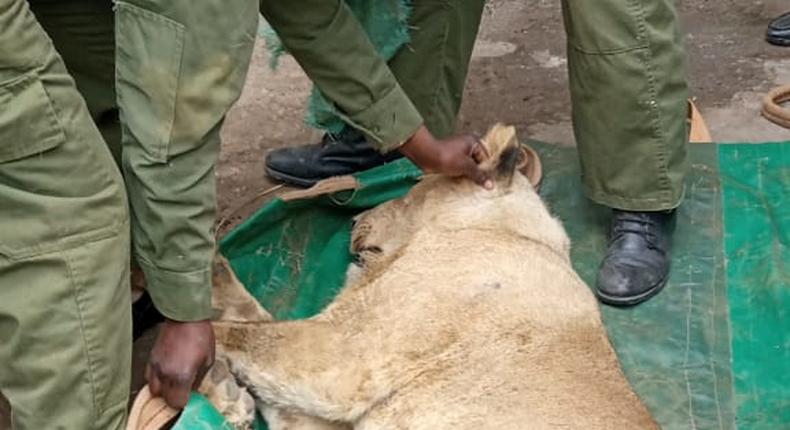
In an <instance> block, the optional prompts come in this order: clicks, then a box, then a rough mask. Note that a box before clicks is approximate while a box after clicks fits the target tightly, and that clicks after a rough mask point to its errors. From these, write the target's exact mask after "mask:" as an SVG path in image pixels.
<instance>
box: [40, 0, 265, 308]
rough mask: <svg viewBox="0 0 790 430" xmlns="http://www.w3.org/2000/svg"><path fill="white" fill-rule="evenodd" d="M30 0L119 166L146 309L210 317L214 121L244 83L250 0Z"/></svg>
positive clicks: (253, 8) (253, 20) (253, 7)
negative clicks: (196, 1) (150, 303)
mask: <svg viewBox="0 0 790 430" xmlns="http://www.w3.org/2000/svg"><path fill="white" fill-rule="evenodd" d="M30 5H31V8H32V10H33V11H34V13H35V15H36V17H37V18H38V20H39V22H40V23H41V25H42V26H43V27H44V29H45V30H46V32H47V34H48V35H49V36H50V37H51V38H52V39H53V43H54V44H55V47H56V49H57V50H58V52H59V53H60V54H61V56H62V57H63V61H64V62H65V64H66V67H67V68H68V69H69V71H70V72H71V74H72V75H73V77H74V79H75V81H76V84H77V88H78V89H79V90H80V93H81V94H82V95H83V97H84V98H85V100H86V102H87V105H88V109H89V111H90V113H91V116H92V117H93V119H94V121H95V122H96V124H97V125H98V126H99V128H100V131H101V132H102V136H103V137H104V138H105V139H106V141H107V145H108V146H109V147H110V149H111V150H112V152H113V154H114V156H115V158H116V160H117V161H118V162H119V163H120V164H121V165H122V167H123V170H124V177H125V181H126V187H127V189H128V194H129V200H130V202H131V206H132V212H133V218H132V229H133V235H132V237H133V247H134V250H135V254H136V259H137V262H138V263H139V265H140V266H141V267H142V268H143V269H144V270H145V273H146V278H147V284H148V289H149V291H150V292H151V295H152V297H153V300H154V302H155V304H156V306H157V308H158V309H159V310H160V311H161V312H162V313H164V314H165V315H167V316H168V317H170V318H172V319H176V320H198V319H204V318H207V317H209V316H210V313H211V309H210V303H209V302H210V285H211V284H210V273H211V261H212V256H213V251H214V237H213V232H212V227H213V223H214V218H215V213H214V212H215V198H214V196H215V192H216V191H215V189H216V186H215V179H214V163H215V162H216V159H217V152H218V150H219V129H220V126H221V123H222V121H223V118H224V114H225V112H226V111H227V110H228V109H229V107H230V105H231V104H232V102H233V101H235V100H236V98H237V97H238V95H239V94H240V92H241V88H242V85H243V83H244V78H245V74H246V70H247V66H248V64H249V59H250V56H251V52H252V46H253V42H254V37H255V31H256V28H257V3H256V2H255V1H254V0H242V1H234V2H232V3H230V6H228V3H226V2H223V1H221V0H215V1H209V2H201V7H199V8H196V7H194V5H193V4H192V2H188V1H182V2H160V1H152V0H132V1H121V2H118V3H117V7H116V12H113V2H112V1H110V0H72V1H68V2H64V1H61V0H30ZM207 17H210V18H207ZM206 19H210V20H211V22H212V25H211V26H206V25H204V22H205V20H206ZM150 38H153V39H155V40H156V43H153V44H151V43H147V41H148V40H150ZM116 46H117V49H116ZM116 65H117V68H116ZM116 69H117V79H118V88H117V90H118V91H117V94H116V87H115V79H116ZM116 97H117V98H118V103H117V102H116ZM176 100H178V103H176ZM119 105H120V108H121V114H122V116H123V122H124V127H123V130H122V128H121V123H120V122H119V113H118V107H119ZM122 133H123V143H122V142H121V141H122Z"/></svg>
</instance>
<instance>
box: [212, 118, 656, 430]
mask: <svg viewBox="0 0 790 430" xmlns="http://www.w3.org/2000/svg"><path fill="white" fill-rule="evenodd" d="M482 143H483V144H484V145H485V148H486V150H487V152H488V153H489V159H488V160H486V161H485V162H483V163H482V164H481V168H483V169H486V170H488V171H490V172H491V174H492V175H493V177H494V179H495V187H494V189H493V190H486V189H484V188H482V187H480V186H478V185H476V184H474V183H472V181H469V180H466V179H459V178H449V177H444V176H438V175H428V176H426V177H425V178H424V179H423V180H422V181H421V182H419V183H418V184H417V185H415V186H414V187H413V188H412V190H411V191H410V192H409V193H408V194H407V195H406V196H405V197H403V198H400V199H397V200H393V201H390V202H387V203H385V204H382V205H380V206H378V207H376V208H374V209H372V210H370V211H367V212H365V213H363V214H361V215H360V216H358V217H357V218H356V220H355V224H354V227H353V231H352V240H351V250H352V252H353V253H354V254H355V255H356V261H355V262H354V263H353V264H352V265H351V267H350V268H349V270H348V277H347V282H346V285H345V287H344V288H343V289H342V291H341V292H340V293H339V295H338V296H337V298H336V299H335V300H334V302H332V303H331V304H330V305H329V306H328V307H327V308H326V309H325V310H324V311H322V312H321V313H320V314H319V315H317V316H315V317H313V318H310V319H307V320H301V321H272V320H271V317H270V316H268V314H267V313H266V312H265V310H263V308H261V307H260V306H258V305H257V303H254V304H250V302H254V300H253V299H252V298H250V297H249V296H245V295H246V292H245V291H244V290H243V287H241V286H240V284H238V281H237V280H235V278H233V279H230V278H232V273H227V272H224V273H220V274H219V275H218V276H225V277H226V278H228V277H230V278H229V279H230V281H229V282H230V284H232V285H235V286H231V287H230V288H225V289H221V288H218V289H216V291H215V297H217V298H216V299H215V300H216V302H217V303H218V307H219V308H223V309H225V310H224V311H223V312H224V313H223V315H220V317H219V321H217V322H215V324H214V329H215V332H216V336H217V342H218V351H219V356H220V358H219V360H218V364H217V365H216V366H215V369H214V370H212V372H211V373H212V374H211V375H210V376H209V377H208V378H207V381H208V382H207V383H205V384H204V388H203V391H204V392H206V393H207V395H208V396H209V398H210V399H211V400H212V401H213V402H214V403H215V405H217V406H218V407H219V408H220V410H221V411H222V412H223V413H225V414H226V415H227V416H233V417H234V418H232V419H231V421H232V422H233V423H234V424H236V425H238V426H240V427H244V426H249V425H250V423H251V422H252V414H253V410H252V409H253V406H252V405H253V404H254V405H256V406H257V407H258V409H259V410H260V411H261V412H262V413H263V414H264V416H265V417H266V418H267V421H268V423H269V426H270V428H271V429H272V430H286V429H288V430H319V429H320V430H343V429H348V430H350V429H353V430H383V429H388V430H391V429H404V430H405V429H409V430H437V429H453V430H473V429H474V430H479V429H496V430H522V429H527V428H529V429H536V430H538V429H586V430H596V429H600V430H604V429H606V430H610V429H658V428H659V427H658V425H657V423H656V421H655V420H654V418H653V417H652V416H651V414H650V412H649V411H648V409H647V407H646V406H645V405H644V404H643V402H642V401H641V400H640V398H639V397H638V396H637V394H636V393H635V392H634V390H633V389H632V387H631V386H630V384H629V383H628V381H627V379H626V377H625V375H624V374H623V371H622V369H621V368H620V365H619V362H618V359H617V355H616V354H615V351H614V349H613V347H612V345H611V343H610V342H609V339H608V337H607V334H606V330H605V328H604V325H603V323H602V320H601V314H600V311H599V308H598V303H597V301H596V299H595V298H594V296H593V294H592V293H591V291H590V289H589V288H588V286H587V285H586V284H585V283H584V282H583V281H582V280H581V279H580V278H579V276H578V275H577V274H576V273H575V271H574V270H573V267H572V266H571V260H570V240H569V239H568V236H567V234H566V233H565V230H564V229H563V227H562V225H561V223H560V222H559V221H558V220H557V219H555V218H554V217H553V216H552V215H551V214H550V213H549V211H548V209H547V208H546V206H545V205H544V203H543V202H542V201H541V199H540V197H539V196H538V194H537V193H536V192H535V190H534V188H533V187H532V186H531V185H530V183H529V181H527V179H526V178H525V177H524V175H522V174H521V173H520V172H519V171H518V169H517V166H518V164H519V159H520V157H521V155H520V154H521V150H520V146H519V143H518V141H517V138H516V133H515V129H514V128H513V127H507V126H503V125H496V126H494V127H493V128H492V129H491V130H490V131H489V132H488V134H487V135H486V137H485V138H484V139H483V140H482ZM227 283H228V282H226V284H227ZM240 308H243V310H242V311H238V310H237V309H240ZM234 309H236V310H234ZM236 384H238V386H236Z"/></svg>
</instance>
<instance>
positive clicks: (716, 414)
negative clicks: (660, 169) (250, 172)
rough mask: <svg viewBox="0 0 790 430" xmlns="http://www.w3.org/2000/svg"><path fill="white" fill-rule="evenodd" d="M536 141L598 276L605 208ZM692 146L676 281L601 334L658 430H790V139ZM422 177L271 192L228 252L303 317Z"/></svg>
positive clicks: (278, 304) (199, 409) (584, 257)
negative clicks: (380, 209)
mask: <svg viewBox="0 0 790 430" xmlns="http://www.w3.org/2000/svg"><path fill="white" fill-rule="evenodd" d="M531 144H532V145H533V146H534V147H535V148H536V149H537V150H538V152H539V153H540V155H541V158H542V160H543V163H544V171H545V175H546V176H545V178H544V182H543V186H542V189H541V194H542V195H543V196H544V199H545V200H546V201H547V202H548V204H549V206H550V207H551V210H552V211H553V212H554V213H555V214H557V215H558V216H559V217H560V218H561V219H562V220H563V222H564V224H565V227H566V229H567V230H568V233H569V235H570V236H571V239H572V241H573V255H572V257H573V262H574V265H575V267H576V269H577V271H578V272H579V273H580V275H581V276H582V277H583V278H584V279H586V280H587V281H588V283H591V282H592V281H593V280H594V278H595V273H596V269H597V266H598V263H599V260H600V258H601V256H602V255H603V252H604V247H605V243H606V232H607V223H608V211H607V210H605V209H604V208H601V207H597V206H594V205H593V204H591V203H590V202H588V201H587V200H585V199H584V198H583V196H582V195H581V191H580V190H581V186H580V182H579V167H578V162H577V159H576V153H575V150H574V149H572V148H561V147H558V146H553V145H547V144H541V143H537V142H532V143H531ZM691 155H692V157H691V158H692V169H691V173H690V175H689V177H688V184H687V189H686V200H685V202H684V204H683V206H682V207H681V209H680V210H679V213H678V227H677V232H676V234H675V251H674V254H673V270H672V277H671V279H670V282H669V285H668V286H667V288H666V290H665V291H664V292H662V293H661V294H660V295H658V296H657V297H656V298H655V299H653V300H651V301H649V302H647V303H645V304H643V305H640V306H638V307H636V308H632V309H625V310H623V309H614V308H609V307H603V314H604V319H605V322H606V326H607V329H608V330H609V334H610V337H611V339H612V341H613V343H614V345H615V348H616V350H617V352H618V355H619V357H620V359H621V362H622V365H623V368H624V369H625V372H626V374H627V376H628V378H629V380H630V381H631V382H632V384H633V385H634V387H635V388H636V390H637V392H638V393H639V394H640V396H642V398H643V399H644V400H645V402H646V403H647V404H648V406H649V407H650V409H651V411H652V412H653V414H654V415H655V416H656V418H657V419H658V421H659V422H660V423H661V425H662V427H663V428H665V429H700V430H702V429H735V428H740V429H755V430H758V429H765V430H775V429H785V428H787V429H790V272H788V267H790V250H788V246H790V142H788V143H773V144H730V145H693V146H692V148H691ZM418 176H419V172H418V171H417V169H416V168H414V166H413V165H411V164H410V163H408V162H406V161H400V162H397V163H393V164H390V165H387V166H384V167H381V168H378V169H374V170H372V171H368V172H364V173H362V174H360V175H358V180H359V182H360V184H361V187H360V188H359V189H357V190H355V191H353V192H350V191H349V192H340V193H337V194H334V195H331V196H323V197H318V198H313V199H310V200H301V201H289V202H285V201H282V200H274V201H273V202H271V203H270V204H268V205H267V206H266V207H264V208H263V209H261V210H259V211H258V212H257V213H256V214H254V215H253V216H252V217H251V218H249V219H248V220H247V221H246V222H244V223H243V224H242V225H240V226H239V227H237V228H236V229H235V230H234V231H232V232H231V233H230V234H228V235H227V237H225V239H224V240H223V241H222V243H221V250H222V253H223V254H224V255H225V256H226V257H227V258H228V259H229V260H230V262H231V265H232V266H233V268H234V270H235V271H236V272H237V274H238V276H239V279H240V280H241V281H242V282H243V283H244V284H245V285H246V286H247V288H248V289H249V290H250V291H251V292H252V294H253V295H254V296H255V297H256V298H257V299H259V300H260V301H261V303H263V304H264V305H265V306H266V307H267V309H269V310H270V311H272V313H273V314H274V315H275V316H276V317H277V318H281V319H296V318H304V317H308V316H310V315H313V314H315V313H316V312H318V311H319V310H320V309H321V308H322V307H323V306H324V305H326V304H327V303H328V302H330V301H331V300H332V297H333V296H334V294H335V293H336V292H337V291H338V289H339V288H340V287H341V286H342V283H343V277H344V274H345V268H346V266H347V265H348V263H349V262H350V259H351V256H350V255H349V253H348V242H349V233H350V229H351V219H352V217H353V216H354V215H356V214H357V213H359V212H360V211H362V210H365V209H367V208H370V207H372V206H375V205H377V204H380V203H382V202H384V201H387V200H389V199H392V198H396V197H398V196H401V195H403V194H404V193H406V192H407V191H408V189H409V188H410V187H411V186H412V185H413V184H414V183H415V181H416V180H417V178H418ZM210 409H211V408H210V406H208V405H207V404H206V403H204V400H203V399H201V398H200V396H197V395H195V396H194V397H193V400H192V401H191V402H190V407H189V408H188V410H187V411H185V413H184V414H183V415H184V416H183V417H182V418H181V420H180V421H179V423H178V424H177V425H176V428H177V429H195V428H197V429H217V428H223V427H222V425H223V424H222V421H221V419H219V418H220V417H217V416H215V411H211V410H210ZM212 416H213V418H212ZM199 423H203V424H199ZM258 426H259V428H265V425H264V424H263V423H262V422H260V423H258Z"/></svg>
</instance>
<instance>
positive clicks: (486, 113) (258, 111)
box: [0, 0, 790, 430]
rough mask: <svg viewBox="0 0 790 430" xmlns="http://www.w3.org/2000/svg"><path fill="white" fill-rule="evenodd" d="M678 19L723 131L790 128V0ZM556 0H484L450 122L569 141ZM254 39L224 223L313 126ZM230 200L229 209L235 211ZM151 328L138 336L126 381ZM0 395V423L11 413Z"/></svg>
mask: <svg viewBox="0 0 790 430" xmlns="http://www.w3.org/2000/svg"><path fill="white" fill-rule="evenodd" d="M678 7H679V11H680V14H681V17H682V21H683V24H684V29H685V31H686V44H687V48H688V55H689V62H690V71H689V79H690V85H691V89H692V95H693V97H695V98H696V100H697V104H698V106H699V108H700V110H701V111H702V113H703V116H704V117H705V119H706V121H707V122H708V126H709V128H710V130H711V133H712V134H713V138H714V140H716V141H720V142H736V141H752V142H759V141H772V140H773V141H775V140H790V131H788V130H786V129H782V128H779V127H777V126H774V125H772V124H771V123H769V122H767V121H765V120H763V119H762V118H761V117H760V116H759V105H760V99H761V97H762V95H763V94H764V93H765V92H766V91H767V90H769V89H770V88H772V87H774V86H776V85H779V84H785V83H790V48H777V47H772V46H771V45H769V44H767V43H765V42H764V40H763V36H764V33H765V26H766V24H767V22H768V21H769V20H770V19H771V18H773V17H774V16H776V15H779V14H780V13H782V12H785V11H790V0H764V1H756V0H679V2H678ZM564 51H565V41H564V33H563V30H562V22H561V15H560V2H559V0H551V1H549V0H493V1H490V2H489V4H488V6H487V7H486V10H485V14H484V19H483V24H482V26H481V31H480V37H479V39H478V44H477V47H476V49H475V54H474V59H473V61H472V66H471V71H470V76H469V80H468V85H467V88H466V95H465V100H464V105H463V108H462V112H461V115H460V119H459V122H458V129H459V131H471V132H477V133H482V132H484V131H485V130H486V128H487V127H488V126H489V125H491V124H493V123H494V122H497V121H502V122H506V123H511V124H515V125H517V127H518V130H519V134H520V135H521V136H528V137H532V138H535V139H540V140H544V141H548V142H555V143H557V144H561V145H573V135H572V132H571V125H570V105H569V94H568V90H567V76H566V71H565V63H566V60H565V54H564ZM267 64H268V56H267V53H266V51H265V48H264V47H263V46H262V45H261V44H259V46H257V47H256V51H255V57H254V60H253V65H252V68H251V70H250V72H249V76H248V80H247V85H246V88H245V91H244V94H243V95H242V97H241V99H240V100H239V102H238V103H237V104H236V106H235V107H234V108H233V110H232V112H231V113H230V115H229V117H228V120H227V122H226V125H225V128H224V131H223V137H224V142H223V147H222V153H221V155H220V163H219V168H218V170H217V178H218V195H219V213H220V217H226V216H229V221H230V222H231V224H235V223H236V222H238V220H240V219H242V218H243V217H244V216H246V215H247V214H249V213H250V212H251V211H252V210H254V209H255V207H256V205H259V204H260V203H259V202H257V201H255V202H252V203H250V204H249V205H248V207H247V208H245V209H242V210H239V211H236V209H238V207H239V206H240V205H242V204H243V203H245V202H247V201H249V200H251V199H253V198H254V197H255V196H256V195H257V194H258V193H259V192H261V191H262V190H265V189H267V188H268V187H270V186H272V183H271V182H270V181H268V180H267V179H266V177H265V175H264V173H263V157H264V155H265V153H266V152H267V151H269V150H271V149H273V148H278V147H282V146H288V145H297V144H301V143H306V142H310V141H315V140H318V139H319V138H320V134H319V133H318V132H316V131H313V130H309V129H307V128H306V127H305V126H304V125H303V123H302V114H303V107H304V100H305V99H306V97H307V93H308V90H309V87H310V85H309V81H308V80H307V79H306V78H305V76H304V74H303V73H302V71H301V69H300V68H299V67H298V65H296V63H295V62H294V61H293V60H292V59H290V58H286V59H284V60H283V61H282V63H281V66H280V68H279V69H277V71H276V72H273V71H271V70H270V69H269V68H268V66H267ZM234 212H238V213H237V214H236V215H235V216H234V215H232V213H234ZM154 335H155V333H153V332H151V333H148V334H147V335H146V336H144V338H143V339H141V340H139V341H138V342H137V343H136V345H135V367H134V368H135V377H134V382H133V385H134V386H135V387H139V385H140V384H141V383H142V378H141V371H142V368H143V367H142V363H144V360H145V357H146V355H147V351H148V349H149V348H150V345H151V343H152V340H153V338H154ZM7 417H8V409H7V405H4V404H3V402H2V401H0V430H5V429H6V428H8V425H7V424H5V423H4V421H6V420H7Z"/></svg>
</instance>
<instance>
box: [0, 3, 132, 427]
mask: <svg viewBox="0 0 790 430" xmlns="http://www.w3.org/2000/svg"><path fill="white" fill-rule="evenodd" d="M126 201H127V198H126V194H125V192H124V187H123V181H122V178H121V175H120V172H119V171H118V168H117V166H116V165H115V163H113V159H112V156H111V154H110V151H108V150H107V147H106V146H105V145H104V143H103V142H102V139H101V135H100V134H99V131H98V130H97V129H96V127H95V126H94V124H93V122H92V121H91V117H90V115H89V112H88V109H87V108H86V106H85V103H84V102H83V100H82V98H81V97H80V94H79V93H78V92H77V88H76V87H75V86H74V82H73V81H72V80H71V79H70V77H69V74H68V72H67V70H66V67H65V65H64V64H63V61H62V60H61V58H60V57H59V56H58V55H57V54H56V52H55V49H54V47H53V46H52V43H51V42H50V39H49V38H48V37H47V34H46V33H45V32H44V29H42V28H41V26H39V24H38V23H37V21H36V19H35V17H34V15H33V13H32V12H31V11H30V9H29V6H28V2H27V1H25V0H0V363H2V365H0V391H2V392H3V394H4V395H5V396H6V397H7V398H8V399H9V401H10V403H11V408H12V416H11V420H12V424H13V426H14V428H17V429H43V428H58V429H97V430H99V429H122V428H123V426H124V421H125V418H126V406H127V400H128V395H129V380H130V372H131V341H132V339H131V338H132V333H131V308H130V306H131V305H130V297H129V292H130V287H129V267H128V265H129V246H130V244H129V232H128V230H129V214H128V208H127V203H126Z"/></svg>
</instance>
